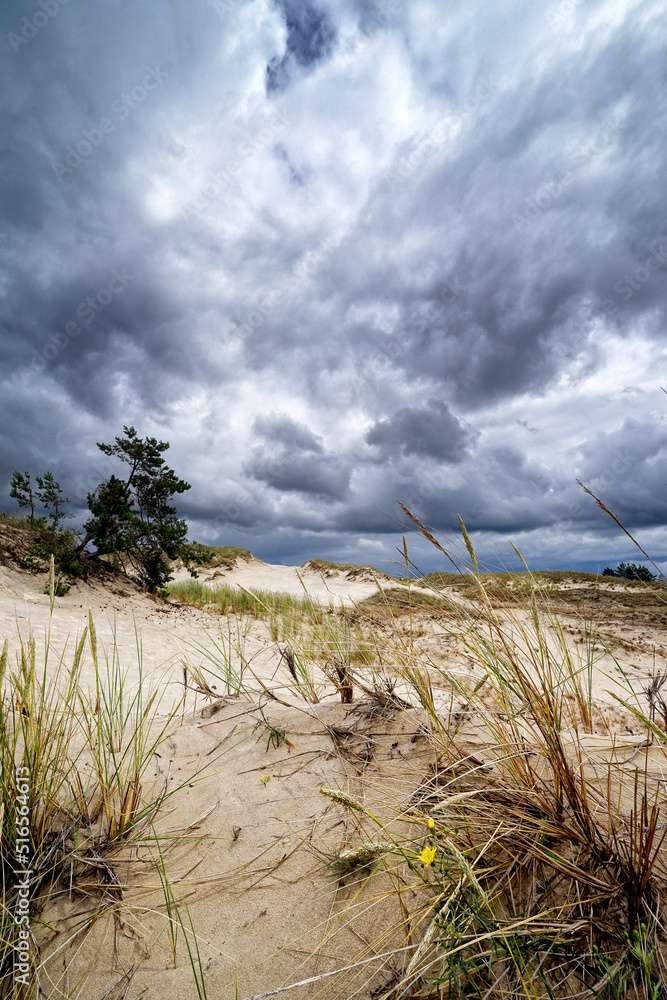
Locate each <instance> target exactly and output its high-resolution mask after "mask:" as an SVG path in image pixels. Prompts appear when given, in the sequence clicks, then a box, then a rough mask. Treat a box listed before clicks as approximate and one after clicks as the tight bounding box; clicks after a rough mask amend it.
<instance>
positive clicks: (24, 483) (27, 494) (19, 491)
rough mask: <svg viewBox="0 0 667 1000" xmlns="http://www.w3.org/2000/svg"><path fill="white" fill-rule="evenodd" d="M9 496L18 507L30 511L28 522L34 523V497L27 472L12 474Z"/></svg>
mask: <svg viewBox="0 0 667 1000" xmlns="http://www.w3.org/2000/svg"><path fill="white" fill-rule="evenodd" d="M9 495H10V497H11V498H12V500H16V502H17V504H18V505H19V507H23V508H25V509H27V510H29V511H30V513H29V515H28V520H29V521H30V523H31V524H34V523H35V495H34V493H33V489H32V480H31V479H30V473H29V472H19V471H18V470H16V471H14V472H12V480H11V488H10V491H9Z"/></svg>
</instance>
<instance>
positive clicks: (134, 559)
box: [82, 427, 190, 590]
mask: <svg viewBox="0 0 667 1000" xmlns="http://www.w3.org/2000/svg"><path fill="white" fill-rule="evenodd" d="M97 447H98V448H99V449H100V451H101V452H103V453H104V454H105V455H108V456H109V457H110V458H115V459H118V460H119V461H121V462H122V463H123V464H124V465H127V466H128V467H129V471H128V474H127V478H123V479H121V478H119V477H118V476H115V475H112V476H111V477H110V478H109V479H107V480H106V481H105V482H103V483H100V485H99V486H98V487H97V489H96V490H95V492H94V493H90V494H89V495H88V508H89V510H90V513H91V517H90V519H89V520H88V521H87V522H86V525H85V531H86V536H85V538H84V541H83V543H82V545H86V544H87V543H88V542H93V544H94V545H95V548H96V550H97V553H98V554H99V555H116V556H122V557H124V558H126V559H127V560H128V561H129V562H130V564H131V565H132V567H133V568H134V570H135V572H136V574H137V575H138V577H139V579H140V580H141V581H142V582H143V583H144V584H145V585H146V586H147V587H148V588H149V589H150V590H158V589H159V588H160V587H162V586H164V584H165V583H166V582H167V581H168V580H169V577H170V572H171V570H170V564H169V560H171V559H177V558H178V557H179V556H181V557H184V556H186V555H187V550H188V546H187V544H186V540H187V533H188V528H187V524H186V523H185V521H184V520H182V519H181V518H179V517H178V514H177V511H176V508H175V507H174V506H173V504H172V502H171V501H172V499H173V497H174V496H175V495H176V494H179V493H185V492H186V491H187V490H189V489H190V484H189V483H186V482H185V480H184V479H180V478H179V477H178V476H177V475H176V473H175V472H174V470H173V469H170V468H169V466H168V465H167V463H166V462H165V460H164V458H163V457H162V456H163V453H164V452H165V451H167V449H168V448H169V444H168V442H166V441H158V440H157V438H152V437H147V438H141V437H139V435H138V434H137V431H136V430H135V428H134V427H124V428H123V434H122V436H119V437H117V438H115V439H114V441H113V443H112V444H99V443H98V445H97Z"/></svg>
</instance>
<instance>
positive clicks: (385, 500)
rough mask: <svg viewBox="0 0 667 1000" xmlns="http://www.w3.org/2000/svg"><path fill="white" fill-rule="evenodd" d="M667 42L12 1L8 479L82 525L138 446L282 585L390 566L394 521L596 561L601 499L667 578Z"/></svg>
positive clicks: (406, 17)
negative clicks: (274, 571) (664, 555)
mask: <svg viewBox="0 0 667 1000" xmlns="http://www.w3.org/2000/svg"><path fill="white" fill-rule="evenodd" d="M38 15H39V16H38ZM666 42H667V28H666V27H665V23H664V11H663V10H662V5H661V3H660V2H658V0H639V2H638V3H636V4H635V5H634V6H633V8H632V10H626V9H625V8H624V7H623V5H619V4H618V3H615V2H614V0H595V2H593V0H591V2H588V3H586V4H562V3H558V2H557V0H556V2H554V0H543V2H537V3H535V4H531V5H529V6H526V5H525V4H524V3H520V2H519V0H509V3H507V4H505V5H503V7H502V10H501V9H500V8H498V9H497V10H496V8H494V7H493V6H492V5H491V6H489V5H488V4H484V3H481V2H479V3H469V2H464V0H453V2H452V3H449V4H447V7H446V10H445V9H444V8H443V6H442V4H440V3H438V2H436V0H424V2H423V3H420V4H419V5H417V6H415V5H410V4H405V3H398V2H394V0H318V2H317V3H311V2H308V3H304V2H297V0H294V2H292V0H252V2H240V0H239V2H236V0H210V2H209V3H206V4H204V5H201V6H198V7H196V8H194V7H193V6H192V5H191V4H188V3H186V2H185V0H173V2H172V3H170V4H169V5H168V6H167V7H165V5H164V4H160V3H158V2H157V0H148V2H146V3H143V4H141V5H139V6H137V5H136V4H131V3H130V2H129V0H109V2H105V3H103V4H89V5H82V4H77V3H74V2H66V0H49V3H48V4H47V3H43V4H41V5H40V4H36V5H34V6H31V5H29V4H28V5H26V4H25V3H22V2H19V0H8V2H5V3H4V4H3V5H2V7H1V8H0V45H2V47H3V59H2V61H0V94H1V97H0V215H1V218H2V222H1V223H0V476H1V477H2V479H3V480H5V481H6V480H8V478H9V475H10V473H11V470H12V468H14V467H26V468H33V469H34V470H35V471H42V469H43V468H45V467H53V468H54V471H56V472H57V473H59V474H60V476H61V478H62V479H65V480H66V481H67V483H68V488H67V491H68V493H69V494H70V495H72V496H74V497H75V499H76V501H77V503H78V505H79V508H80V509H82V508H83V505H84V502H85V494H86V491H87V490H88V489H90V488H91V487H92V486H93V485H94V484H95V482H96V481H97V479H98V478H99V477H100V476H101V475H103V474H104V469H105V461H104V459H103V456H100V454H99V452H98V451H97V450H96V448H95V441H97V440H108V439H109V438H111V437H113V435H114V434H115V433H117V432H118V430H119V428H120V426H121V425H122V423H124V422H125V423H127V422H133V423H135V424H136V425H137V426H138V427H140V428H141V429H142V430H144V431H145V432H146V433H156V434H159V435H160V436H161V437H166V438H168V439H169V440H171V441H172V446H173V447H172V452H171V453H170V456H171V459H172V461H173V464H174V465H175V466H176V468H177V469H178V470H179V471H181V472H182V474H183V475H184V476H185V477H186V478H187V479H188V480H189V481H190V482H192V484H193V489H192V491H191V493H190V494H189V495H188V496H187V497H186V498H184V510H185V511H186V513H187V515H188V517H189V518H190V519H191V521H192V524H193V528H194V530H196V531H197V532H198V533H200V534H201V535H202V537H206V538H207V539H209V540H215V539H223V538H224V537H226V536H227V535H228V533H230V532H231V533H232V534H234V536H235V537H236V536H237V535H238V536H240V537H241V536H242V537H244V538H253V539H254V544H255V547H258V546H259V548H258V551H259V552H260V554H266V555H270V556H272V557H275V558H291V556H292V555H293V556H295V557H296V556H299V555H301V554H313V553H316V552H317V551H318V550H319V551H321V552H324V551H325V550H326V552H327V554H329V555H332V554H334V553H335V552H340V553H341V554H344V556H345V557H346V558H347V559H352V560H353V561H354V553H355V552H357V553H358V555H359V557H360V558H361V559H363V558H366V560H369V559H370V560H371V561H372V554H373V553H375V555H376V560H379V559H383V560H388V559H390V558H392V556H391V552H392V550H393V546H394V543H395V541H396V539H397V538H398V537H399V535H400V533H401V532H402V531H403V530H404V529H405V525H404V523H403V522H402V519H401V517H400V514H399V513H398V508H397V501H398V500H399V499H403V500H407V501H408V502H410V503H412V505H413V506H414V507H415V509H416V510H418V511H419V512H420V513H422V514H423V515H424V516H425V517H427V518H428V519H429V521H430V522H431V523H433V524H434V525H435V526H436V527H437V528H438V529H439V530H442V531H445V532H447V531H449V530H450V529H451V528H453V527H454V526H455V524H456V517H457V515H458V514H462V515H463V516H464V517H466V520H467V521H468V523H469V524H470V526H471V528H472V529H473V530H475V531H476V532H477V533H479V534H480V535H481V536H482V541H483V544H484V545H485V546H486V547H487V549H488V550H489V551H491V550H492V549H493V547H494V546H495V545H498V546H500V545H505V543H506V539H507V536H508V535H511V536H512V537H513V538H514V537H515V536H516V537H517V538H520V539H522V543H523V544H524V545H525V546H526V547H527V550H528V554H531V555H532V556H533V557H534V559H535V560H536V564H537V563H541V564H542V565H544V564H545V560H547V561H548V560H553V561H554V564H559V565H563V564H567V562H568V561H574V560H575V559H576V560H577V561H580V562H581V561H582V560H583V561H588V562H589V563H591V564H594V563H595V559H596V546H600V547H602V548H604V547H605V546H608V545H611V542H610V541H609V539H610V538H611V531H612V527H611V526H610V525H608V524H607V522H605V521H603V519H602V518H601V516H600V514H599V512H598V511H597V510H596V509H595V507H594V505H593V504H592V503H590V502H589V501H588V499H587V498H586V497H585V496H584V495H583V494H582V493H581V491H580V490H579V489H578V487H577V486H576V482H575V479H576V477H577V476H578V477H579V478H581V479H582V480H584V481H586V482H589V483H590V484H591V485H592V486H593V487H594V488H595V489H596V490H597V491H598V492H599V493H600V494H601V495H603V496H604V497H605V498H606V499H607V500H608V502H609V504H610V506H611V507H612V508H613V509H616V510H617V512H618V513H619V515H621V516H622V517H623V518H624V520H626V521H627V523H628V525H629V526H630V527H633V526H635V527H636V528H638V529H641V530H642V531H643V532H644V533H645V534H646V536H647V539H648V542H649V543H650V544H654V545H655V546H656V551H664V550H667V538H665V536H664V528H665V524H666V522H667V503H666V502H665V501H663V497H664V496H667V492H666V491H665V488H664V479H665V478H667V472H665V473H663V468H665V467H666V461H667V454H666V447H665V442H664V434H663V428H664V423H663V416H664V414H665V412H667V411H665V403H667V399H666V398H665V397H664V395H663V394H662V393H660V391H659V388H658V384H657V383H659V381H660V380H662V376H661V375H660V372H661V371H662V370H663V369H664V367H665V362H666V361H667V344H666V343H665V330H667V283H666V282H665V275H666V273H667V209H666V208H665V204H664V199H663V198H662V192H663V191H664V190H665V187H666V182H667V167H666V163H667V157H666V156H665V149H666V148H667V134H666V133H667V78H666V76H665V69H664V51H665V43H666ZM267 67H268V68H267ZM320 543H321V544H320ZM620 544H625V543H624V542H623V543H620V542H619V545H620ZM251 547H252V546H251ZM584 550H585V551H584ZM494 551H495V550H494ZM618 551H619V554H621V555H623V556H627V555H628V554H629V553H627V552H625V550H623V551H622V552H621V549H620V548H619V550H618ZM364 553H365V554H366V555H365V557H364ZM582 553H583V554H582ZM607 555H609V556H610V557H611V556H612V555H613V553H611V552H610V550H609V548H605V557H606V556H607Z"/></svg>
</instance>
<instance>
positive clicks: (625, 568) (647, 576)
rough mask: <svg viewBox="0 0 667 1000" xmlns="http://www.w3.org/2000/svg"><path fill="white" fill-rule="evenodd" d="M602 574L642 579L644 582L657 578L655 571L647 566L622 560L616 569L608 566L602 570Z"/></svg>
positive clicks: (627, 578)
mask: <svg viewBox="0 0 667 1000" xmlns="http://www.w3.org/2000/svg"><path fill="white" fill-rule="evenodd" d="M602 575H603V576H617V577H620V578H621V579H623V580H641V582H642V583H652V582H653V581H654V580H655V573H652V572H651V570H650V569H649V568H648V567H647V566H643V565H642V564H641V563H633V562H630V563H626V562H620V563H619V564H618V566H617V567H616V569H612V568H611V566H607V567H605V569H603V570H602Z"/></svg>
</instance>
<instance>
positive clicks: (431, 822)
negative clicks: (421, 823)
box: [426, 818, 435, 830]
mask: <svg viewBox="0 0 667 1000" xmlns="http://www.w3.org/2000/svg"><path fill="white" fill-rule="evenodd" d="M426 825H427V827H428V828H429V830H435V820H434V819H430V818H429V819H427V820H426Z"/></svg>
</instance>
